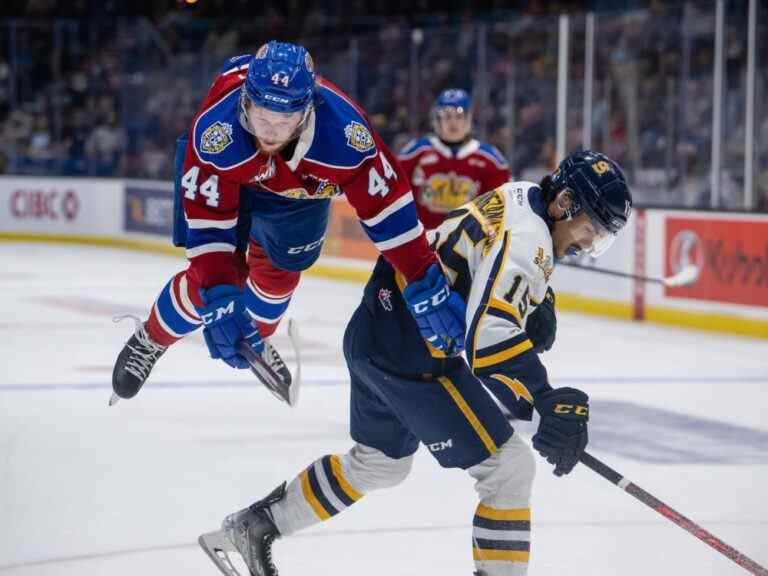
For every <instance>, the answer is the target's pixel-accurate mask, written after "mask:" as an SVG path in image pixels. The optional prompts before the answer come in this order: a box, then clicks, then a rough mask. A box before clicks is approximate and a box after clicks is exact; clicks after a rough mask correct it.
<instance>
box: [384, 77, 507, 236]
mask: <svg viewBox="0 0 768 576" xmlns="http://www.w3.org/2000/svg"><path fill="white" fill-rule="evenodd" d="M432 125H433V128H434V134H432V135H429V136H425V137H423V138H419V139H417V140H413V141H411V142H410V143H409V144H407V145H406V147H405V148H404V149H403V150H402V151H401V152H400V155H399V159H400V164H402V166H403V169H404V170H405V173H406V174H407V175H408V178H409V179H410V181H411V185H412V186H413V191H414V197H415V199H416V206H417V210H418V213H419V219H420V220H421V221H422V222H423V223H424V226H426V227H427V228H428V229H432V228H436V227H437V226H439V225H440V223H441V222H442V221H443V219H444V218H445V216H446V214H448V212H450V211H452V210H455V209H456V208H458V207H459V206H461V205H462V204H464V203H465V202H469V201H470V200H472V198H474V197H475V196H479V195H480V194H484V193H486V192H488V191H489V190H493V189H494V188H497V187H498V186H501V185H502V184H504V182H506V181H508V180H509V178H510V176H509V165H508V164H507V161H506V160H505V158H504V156H503V155H502V154H501V152H499V150H498V149H497V148H495V147H494V146H491V145H490V144H487V143H485V142H480V141H479V140H476V139H475V138H472V137H471V136H470V132H471V131H472V108H471V103H470V100H469V95H468V94H467V93H466V92H465V91H464V90H458V89H450V90H444V91H443V92H441V93H440V95H439V96H438V97H437V100H436V101H435V104H434V106H433V107H432Z"/></svg>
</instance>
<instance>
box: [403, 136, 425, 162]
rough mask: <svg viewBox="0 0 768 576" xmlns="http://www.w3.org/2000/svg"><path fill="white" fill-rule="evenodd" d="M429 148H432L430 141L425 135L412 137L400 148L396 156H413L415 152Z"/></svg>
mask: <svg viewBox="0 0 768 576" xmlns="http://www.w3.org/2000/svg"><path fill="white" fill-rule="evenodd" d="M430 148H432V143H431V142H430V141H429V138H428V137H427V136H424V137H422V138H414V139H413V140H411V141H410V142H408V144H406V145H405V146H404V147H403V149H402V150H400V153H399V154H398V156H399V157H400V158H413V157H414V156H415V155H416V154H418V153H420V152H422V151H424V150H429V149H430Z"/></svg>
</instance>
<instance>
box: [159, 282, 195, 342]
mask: <svg viewBox="0 0 768 576" xmlns="http://www.w3.org/2000/svg"><path fill="white" fill-rule="evenodd" d="M201 325H202V322H201V320H200V317H199V316H198V315H197V312H196V311H195V307H194V305H193V304H192V300H191V298H190V294H189V289H188V286H187V276H186V272H179V273H178V274H176V275H175V276H174V277H173V278H171V280H170V281H169V282H168V283H167V284H166V285H165V287H164V288H163V289H162V291H161V292H160V294H159V295H158V297H157V300H156V301H155V304H154V306H152V311H151V312H150V314H149V319H148V320H147V332H148V333H149V337H150V338H151V339H152V340H153V341H154V342H156V343H157V344H160V345H162V346H170V345H171V344H173V343H174V342H176V341H178V340H179V339H181V338H183V337H184V336H186V335H187V334H189V333H190V332H193V331H194V330H196V329H197V328H199V327H200V326H201Z"/></svg>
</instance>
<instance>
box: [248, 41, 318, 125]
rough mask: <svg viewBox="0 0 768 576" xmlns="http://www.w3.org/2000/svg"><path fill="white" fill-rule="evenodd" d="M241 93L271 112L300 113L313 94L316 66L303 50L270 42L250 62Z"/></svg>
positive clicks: (308, 103)
mask: <svg viewBox="0 0 768 576" xmlns="http://www.w3.org/2000/svg"><path fill="white" fill-rule="evenodd" d="M243 93H244V95H245V96H247V97H248V98H249V99H250V100H251V102H253V103H254V104H256V105H257V106H261V107H263V108H266V109H267V110H272V111H274V112H300V111H303V110H306V109H307V107H308V106H309V105H310V104H311V103H312V101H313V98H314V94H315V66H314V63H313V62H312V57H311V56H310V55H309V52H307V49H306V48H304V47H303V46H298V45H296V44H289V43H288V42H276V41H274V40H273V41H271V42H269V43H267V44H264V45H263V46H262V47H261V48H259V50H258V52H256V55H255V56H254V57H253V58H252V59H251V63H250V66H249V67H248V76H247V77H246V79H245V83H244V84H243Z"/></svg>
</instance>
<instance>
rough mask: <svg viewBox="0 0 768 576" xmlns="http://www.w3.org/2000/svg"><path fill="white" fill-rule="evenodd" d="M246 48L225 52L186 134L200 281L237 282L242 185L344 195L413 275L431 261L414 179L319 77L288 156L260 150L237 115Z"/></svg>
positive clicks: (189, 206)
mask: <svg viewBox="0 0 768 576" xmlns="http://www.w3.org/2000/svg"><path fill="white" fill-rule="evenodd" d="M250 60H251V56H241V57H236V58H233V59H231V60H230V61H228V64H227V66H225V69H224V70H223V71H222V73H221V74H220V75H219V76H218V77H217V78H216V79H215V81H214V83H213V85H212V86H211V88H210V90H209V92H208V95H207V96H206V97H205V100H204V101H203V104H202V107H201V109H200V111H199V113H198V114H197V116H196V117H195V119H194V121H193V123H192V128H191V130H190V133H189V142H188V144H187V148H186V152H185V158H184V167H183V172H182V173H183V176H182V178H181V187H182V190H183V194H184V213H185V217H186V220H187V225H188V232H187V240H186V251H187V257H188V258H189V260H190V273H192V274H194V275H195V276H196V278H197V279H198V280H199V282H200V284H201V285H202V286H204V287H205V286H212V285H215V284H235V283H236V280H237V272H236V270H235V267H234V264H233V259H232V253H233V252H234V250H235V245H236V227H237V218H238V210H239V202H240V189H241V187H246V188H255V189H257V190H261V191H268V192H273V193H275V194H280V195H282V196H286V197H289V198H297V199H306V200H307V201H310V202H311V201H313V200H314V199H318V198H329V197H331V196H335V195H340V194H342V193H344V194H346V196H347V199H348V200H349V203H350V204H351V205H352V206H353V207H354V209H355V210H356V212H357V215H358V217H359V218H360V221H361V224H362V227H363V229H364V230H365V232H366V233H367V234H368V236H369V237H370V238H371V240H372V241H373V242H374V244H375V245H376V247H377V248H378V249H379V251H380V252H381V253H382V254H383V255H384V257H385V258H386V259H387V260H388V261H389V262H390V263H391V264H392V265H393V266H394V267H395V268H397V269H398V270H400V271H401V272H402V273H403V274H404V275H405V276H406V277H407V278H408V279H409V280H413V279H416V278H419V277H420V276H421V275H422V274H423V273H424V272H425V270H426V269H427V268H428V267H429V265H430V264H432V263H433V262H434V261H435V256H434V254H433V253H432V252H431V251H430V250H429V247H428V245H427V241H426V238H425V234H424V228H423V226H422V225H421V223H420V222H419V220H418V219H417V216H416V205H415V202H414V199H413V195H412V193H411V187H410V182H409V180H408V178H407V177H406V175H405V173H404V172H403V170H402V168H401V166H400V164H399V163H398V161H397V159H396V157H395V156H394V155H393V154H392V152H390V150H389V149H388V148H387V147H386V145H385V144H384V143H383V142H382V141H381V139H380V137H379V136H378V134H376V132H374V130H373V129H372V128H371V126H370V123H369V121H368V118H367V116H366V115H365V113H364V112H363V111H362V110H361V109H360V108H359V107H358V106H357V105H356V104H355V103H354V102H353V101H352V100H351V99H350V98H349V97H348V96H347V95H346V94H344V92H342V91H341V90H340V89H339V88H338V87H336V86H334V85H333V84H332V83H330V82H328V81H327V80H324V79H321V78H318V83H317V93H316V96H315V102H314V107H313V109H312V112H311V113H310V115H309V117H308V119H307V122H306V124H305V126H304V128H303V130H302V132H301V134H300V136H299V138H298V142H297V144H296V146H295V150H294V151H293V153H292V156H291V157H290V158H288V159H286V158H283V156H281V155H280V154H275V155H267V154H263V153H260V152H259V150H258V149H257V147H256V141H255V138H254V136H253V135H252V134H251V133H249V132H248V130H247V129H246V127H245V126H244V125H243V124H242V122H241V118H240V87H241V86H242V84H243V81H244V80H245V77H246V74H247V72H248V65H249V62H250Z"/></svg>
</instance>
